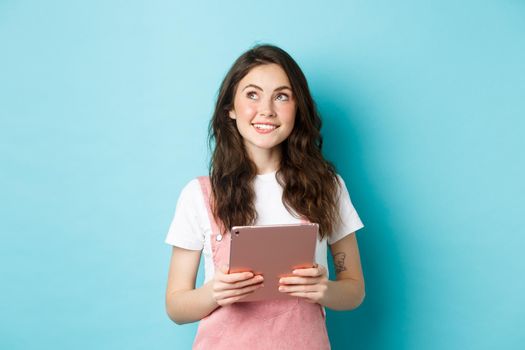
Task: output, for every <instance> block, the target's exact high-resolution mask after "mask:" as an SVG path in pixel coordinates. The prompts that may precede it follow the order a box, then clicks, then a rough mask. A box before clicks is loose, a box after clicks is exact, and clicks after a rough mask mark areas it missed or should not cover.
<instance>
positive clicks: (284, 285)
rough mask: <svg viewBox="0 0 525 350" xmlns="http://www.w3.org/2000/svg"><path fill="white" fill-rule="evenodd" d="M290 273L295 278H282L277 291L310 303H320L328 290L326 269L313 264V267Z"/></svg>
mask: <svg viewBox="0 0 525 350" xmlns="http://www.w3.org/2000/svg"><path fill="white" fill-rule="evenodd" d="M292 272H293V274H294V275H295V276H291V277H282V278H281V279H280V280H279V283H280V287H279V291H280V292H282V293H288V294H289V295H291V296H294V297H300V298H304V299H306V301H308V302H311V303H320V301H321V300H322V299H323V298H324V296H325V294H326V290H327V289H328V282H329V281H328V277H327V276H326V275H327V271H326V267H324V266H323V265H317V264H315V266H314V267H311V268H305V269H296V270H293V271H292Z"/></svg>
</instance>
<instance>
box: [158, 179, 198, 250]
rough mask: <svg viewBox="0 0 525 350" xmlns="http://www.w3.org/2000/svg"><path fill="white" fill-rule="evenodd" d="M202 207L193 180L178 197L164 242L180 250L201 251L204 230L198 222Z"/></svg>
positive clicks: (195, 182) (195, 183)
mask: <svg viewBox="0 0 525 350" xmlns="http://www.w3.org/2000/svg"><path fill="white" fill-rule="evenodd" d="M202 207H204V200H203V197H202V193H201V189H200V184H199V181H198V180H197V179H193V180H191V181H190V182H189V183H188V184H187V185H186V186H185V187H184V188H183V189H182V191H181V193H180V195H179V199H178V200H177V206H176V208H175V214H174V216H173V219H172V221H171V224H170V227H169V229H168V234H167V236H166V240H165V242H166V243H167V244H170V245H173V246H177V247H180V248H185V249H191V250H201V249H202V248H203V247H204V230H203V228H202V225H201V220H200V218H201V217H202Z"/></svg>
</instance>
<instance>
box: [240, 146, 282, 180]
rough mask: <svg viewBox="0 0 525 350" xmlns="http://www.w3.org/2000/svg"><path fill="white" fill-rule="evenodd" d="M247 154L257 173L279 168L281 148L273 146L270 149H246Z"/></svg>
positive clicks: (266, 172)
mask: <svg viewBox="0 0 525 350" xmlns="http://www.w3.org/2000/svg"><path fill="white" fill-rule="evenodd" d="M247 151H248V156H249V157H250V159H251V160H252V162H254V163H255V166H256V167H257V174H258V175H262V174H268V173H271V172H274V171H276V170H277V169H279V167H280V164H281V149H280V148H279V147H274V148H272V149H269V150H266V149H257V150H250V149H248V150H247Z"/></svg>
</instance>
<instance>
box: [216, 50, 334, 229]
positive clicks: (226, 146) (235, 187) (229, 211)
mask: <svg viewBox="0 0 525 350" xmlns="http://www.w3.org/2000/svg"><path fill="white" fill-rule="evenodd" d="M272 63H273V64H277V65H279V66H280V67H281V68H282V69H283V70H284V71H285V72H286V74H287V76H288V79H289V81H290V84H291V87H292V92H293V94H294V96H295V98H296V101H297V112H296V117H295V125H294V128H293V130H292V133H291V134H290V136H289V137H288V138H287V139H286V140H285V141H283V142H282V143H281V151H282V152H281V153H282V156H281V163H280V167H279V169H278V170H277V173H276V178H277V181H278V182H279V184H280V185H281V186H282V187H283V197H282V201H283V204H284V205H285V207H286V209H287V210H288V211H289V212H290V214H292V215H293V216H295V217H298V218H299V217H305V218H308V220H310V221H311V222H316V223H318V224H319V233H320V236H321V237H322V238H324V237H325V236H329V235H330V233H331V232H332V231H333V230H334V228H335V225H336V223H337V220H339V219H340V218H339V212H338V207H337V200H338V195H339V192H338V186H339V182H338V179H337V174H336V171H335V167H334V166H333V164H331V163H330V162H329V161H327V160H326V159H324V157H323V155H322V153H321V148H322V144H323V139H322V136H321V133H320V130H321V118H320V115H319V112H318V111H317V108H316V106H315V103H314V101H313V99H312V96H311V94H310V91H309V88H308V83H307V81H306V77H305V76H304V74H303V72H302V71H301V68H300V67H299V65H298V64H297V63H296V62H295V61H294V59H293V58H292V57H291V56H290V55H289V54H288V53H287V52H285V51H284V50H283V49H281V48H279V47H277V46H274V45H268V44H261V45H256V46H254V47H252V48H251V49H249V50H248V51H246V52H245V53H243V54H242V55H241V56H240V57H239V58H238V59H237V60H236V61H235V62H234V63H233V65H232V67H231V68H230V70H229V71H228V73H227V74H226V76H225V78H224V80H223V81H222V84H221V86H220V89H219V92H218V97H217V102H216V105H215V111H214V113H213V117H212V119H211V121H210V125H209V146H210V149H213V151H212V157H211V160H210V180H211V186H212V194H213V196H212V203H211V204H212V210H213V214H214V215H215V217H216V218H217V219H218V220H217V222H222V224H223V225H224V227H223V228H222V230H223V231H226V230H229V229H231V227H232V226H241V225H253V224H254V222H255V220H256V218H257V212H256V210H255V205H254V198H255V192H254V190H253V186H252V182H253V180H254V178H255V176H256V175H257V168H256V166H255V163H254V162H253V161H252V160H251V159H250V158H249V156H248V154H247V151H246V149H245V147H244V144H243V139H242V137H241V135H240V133H239V131H238V130H237V126H236V124H235V120H232V119H231V118H230V117H229V116H228V112H229V111H230V110H231V109H233V101H234V96H235V93H236V90H237V86H238V84H239V82H240V81H241V79H242V78H244V76H246V75H247V74H248V72H250V70H251V69H253V68H254V67H256V66H259V65H264V64H272ZM213 144H214V145H213Z"/></svg>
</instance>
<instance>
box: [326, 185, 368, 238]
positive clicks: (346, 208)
mask: <svg viewBox="0 0 525 350" xmlns="http://www.w3.org/2000/svg"><path fill="white" fill-rule="evenodd" d="M337 179H338V180H339V185H340V186H339V188H340V191H339V198H338V206H339V216H340V217H341V220H340V221H339V222H338V223H337V225H336V227H335V230H334V232H333V233H332V234H331V235H330V237H328V244H330V245H331V244H334V243H335V242H337V241H338V240H340V239H341V238H344V237H345V236H347V235H349V234H351V233H353V232H355V231H357V230H359V229H361V228H363V227H364V225H363V223H362V222H361V219H360V218H359V215H358V214H357V211H356V210H355V208H354V206H353V205H352V201H351V199H350V194H349V193H348V189H347V188H346V184H345V182H344V180H343V178H342V177H341V176H339V175H337Z"/></svg>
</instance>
